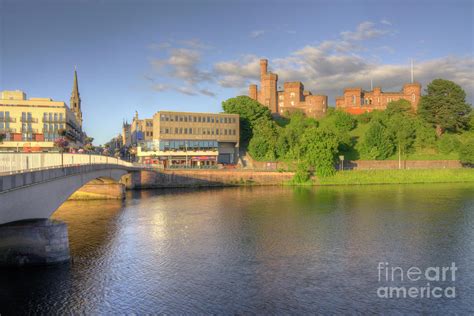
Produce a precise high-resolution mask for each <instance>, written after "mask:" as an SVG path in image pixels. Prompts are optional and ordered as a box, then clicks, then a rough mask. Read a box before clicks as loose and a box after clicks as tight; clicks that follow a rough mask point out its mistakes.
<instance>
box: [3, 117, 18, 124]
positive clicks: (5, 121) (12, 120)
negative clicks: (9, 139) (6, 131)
mask: <svg viewBox="0 0 474 316" xmlns="http://www.w3.org/2000/svg"><path fill="white" fill-rule="evenodd" d="M0 122H4V123H16V118H14V117H0Z"/></svg>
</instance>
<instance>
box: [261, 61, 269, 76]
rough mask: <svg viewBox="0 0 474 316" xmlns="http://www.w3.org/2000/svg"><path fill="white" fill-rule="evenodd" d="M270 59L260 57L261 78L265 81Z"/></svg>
mask: <svg viewBox="0 0 474 316" xmlns="http://www.w3.org/2000/svg"><path fill="white" fill-rule="evenodd" d="M267 69H268V60H267V59H260V80H261V81H263V78H264V76H265V75H266V74H267Z"/></svg>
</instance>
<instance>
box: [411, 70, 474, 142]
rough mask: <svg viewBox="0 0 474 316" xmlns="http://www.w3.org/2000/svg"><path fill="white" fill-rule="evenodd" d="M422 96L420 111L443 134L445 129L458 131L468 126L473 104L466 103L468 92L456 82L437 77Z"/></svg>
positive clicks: (439, 134) (438, 133)
mask: <svg viewBox="0 0 474 316" xmlns="http://www.w3.org/2000/svg"><path fill="white" fill-rule="evenodd" d="M426 93H427V94H426V95H424V96H422V97H421V100H420V104H419V107H418V108H419V110H418V113H419V114H420V116H421V117H423V118H424V119H425V120H426V121H427V122H428V123H430V124H433V126H434V127H435V128H436V134H437V135H438V136H441V135H442V134H443V133H444V131H445V130H449V131H452V132H456V131H458V130H462V129H465V128H466V127H467V126H468V121H469V113H470V112H471V106H470V105H469V104H467V103H466V93H465V92H464V90H463V89H462V88H461V87H460V86H459V85H457V84H456V83H454V82H452V81H449V80H444V79H435V80H433V81H432V82H431V83H430V84H429V85H428V87H427V88H426Z"/></svg>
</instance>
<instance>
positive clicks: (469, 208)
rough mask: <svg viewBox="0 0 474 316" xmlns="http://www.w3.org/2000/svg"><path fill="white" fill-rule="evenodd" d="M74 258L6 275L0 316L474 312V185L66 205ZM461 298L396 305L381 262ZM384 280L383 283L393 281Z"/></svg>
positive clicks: (210, 194) (145, 197) (216, 193)
mask: <svg viewBox="0 0 474 316" xmlns="http://www.w3.org/2000/svg"><path fill="white" fill-rule="evenodd" d="M53 217H54V218H56V219H60V220H63V221H65V222H66V223H68V226H69V238H70V248H71V255H72V257H73V261H72V262H71V263H70V264H63V265H59V266H51V267H38V268H30V269H20V270H16V269H14V270H2V271H0V281H1V283H0V295H1V301H0V303H1V304H0V312H2V315H4V314H5V315H8V314H11V313H15V314H16V313H23V314H65V313H68V314H70V313H73V314H78V313H85V314H117V313H122V314H123V313H128V314H129V313H136V314H150V313H158V312H161V313H168V314H189V313H193V314H195V313H201V314H202V313H205V314H209V313H214V314H235V313H259V314H262V313H263V314H269V313H282V314H288V313H297V314H304V313H315V312H317V313H345V314H347V313H382V312H383V313H403V314H406V313H430V312H431V313H432V312H436V313H440V314H443V313H445V312H450V313H460V314H467V313H474V185H472V184H449V185H447V184H433V185H384V186H339V187H311V188H306V187H298V188H291V187H239V188H217V189H199V190H196V189H194V190H191V189H167V190H147V191H134V192H127V199H126V200H125V201H68V202H66V203H65V204H64V205H63V206H61V208H60V209H59V210H58V211H57V212H55V214H54V215H53ZM381 262H382V263H385V262H386V263H387V264H388V265H387V266H396V267H401V268H403V269H405V270H406V269H408V268H410V267H419V268H420V269H425V268H427V267H446V266H449V265H452V263H455V265H456V267H457V269H458V270H457V272H456V278H455V280H452V279H450V280H448V281H449V282H448V281H445V282H430V283H431V284H430V286H431V287H434V286H440V287H441V288H443V289H445V288H446V287H455V297H454V298H451V297H446V296H443V297H441V298H434V297H430V298H426V297H425V298H408V297H407V298H391V299H390V298H386V297H381V296H380V295H379V292H378V291H379V288H380V287H385V286H391V285H397V286H416V287H422V286H426V285H427V281H426V280H421V281H419V282H414V281H409V280H408V279H406V278H405V280H404V281H401V280H395V281H387V280H386V279H383V278H382V280H379V277H380V275H381V274H380V271H379V270H378V267H379V265H380V263H381ZM382 275H384V274H383V273H382Z"/></svg>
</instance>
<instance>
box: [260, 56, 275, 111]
mask: <svg viewBox="0 0 474 316" xmlns="http://www.w3.org/2000/svg"><path fill="white" fill-rule="evenodd" d="M277 82H278V75H277V74H274V73H271V72H268V60H266V59H260V86H261V93H259V94H258V99H259V100H258V102H260V103H261V104H263V105H265V106H266V107H268V108H269V109H270V111H271V112H272V114H278V100H277V91H278V90H277Z"/></svg>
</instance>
